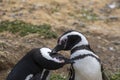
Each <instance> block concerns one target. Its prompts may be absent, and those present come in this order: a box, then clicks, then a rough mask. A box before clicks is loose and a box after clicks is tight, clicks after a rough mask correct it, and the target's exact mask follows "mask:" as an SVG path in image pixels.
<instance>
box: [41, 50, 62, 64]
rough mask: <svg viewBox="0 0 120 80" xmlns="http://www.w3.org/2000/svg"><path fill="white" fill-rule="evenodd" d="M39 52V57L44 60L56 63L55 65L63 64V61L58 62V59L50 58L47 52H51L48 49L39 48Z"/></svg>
mask: <svg viewBox="0 0 120 80" xmlns="http://www.w3.org/2000/svg"><path fill="white" fill-rule="evenodd" d="M40 52H41V55H42V56H43V57H44V58H46V59H47V60H52V61H54V62H57V63H63V61H60V60H59V59H56V58H52V57H51V56H50V55H49V53H48V52H51V50H50V49H49V48H41V49H40Z"/></svg>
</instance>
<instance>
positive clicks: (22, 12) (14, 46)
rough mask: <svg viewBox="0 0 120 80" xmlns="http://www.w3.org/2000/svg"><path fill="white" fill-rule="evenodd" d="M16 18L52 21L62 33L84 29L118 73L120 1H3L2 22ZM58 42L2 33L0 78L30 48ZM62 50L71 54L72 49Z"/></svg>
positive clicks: (109, 67)
mask: <svg viewBox="0 0 120 80" xmlns="http://www.w3.org/2000/svg"><path fill="white" fill-rule="evenodd" d="M1 1H2V0H1ZM113 4H115V5H116V6H114V5H113ZM111 5H112V6H113V7H111ZM16 19H17V20H23V21H25V22H27V23H32V24H36V25H40V24H43V23H47V24H50V25H52V30H54V31H55V32H57V33H58V35H59V36H60V35H61V34H62V33H63V32H65V31H67V30H70V29H74V30H77V31H80V32H81V33H83V34H84V35H85V36H86V37H87V38H88V41H89V43H90V45H91V47H92V48H93V50H94V51H95V52H96V54H97V55H99V56H100V59H101V61H102V63H103V64H104V68H105V69H106V70H107V71H109V72H112V73H114V72H117V71H119V70H120V1H119V0H113V1H112V0H17V1H16V0H3V1H2V2H0V21H4V20H10V21H12V20H16ZM0 27H1V26H0ZM56 41H57V39H44V38H42V37H39V36H38V35H37V34H31V35H27V36H25V37H19V36H17V35H15V34H11V33H9V32H3V33H0V79H1V80H5V77H6V76H7V74H8V73H9V71H10V70H11V68H12V67H13V66H14V65H15V64H16V62H17V61H18V60H19V59H20V58H21V57H23V56H24V55H25V54H26V52H28V51H29V50H30V49H32V48H36V47H43V46H46V47H50V48H53V47H54V46H55V44H56ZM62 53H63V54H64V55H65V56H69V53H68V52H62ZM65 71H66V67H64V68H63V69H60V70H59V71H57V72H60V73H65Z"/></svg>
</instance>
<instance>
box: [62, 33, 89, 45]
mask: <svg viewBox="0 0 120 80" xmlns="http://www.w3.org/2000/svg"><path fill="white" fill-rule="evenodd" d="M69 35H79V36H80V37H81V41H80V42H79V43H78V44H76V45H75V46H74V47H76V46H80V45H88V41H87V39H86V38H85V36H84V35H83V34H81V33H79V32H76V31H73V32H70V33H67V34H65V35H63V36H62V37H61V38H60V41H61V40H64V39H66V38H67V37H68V36H69Z"/></svg>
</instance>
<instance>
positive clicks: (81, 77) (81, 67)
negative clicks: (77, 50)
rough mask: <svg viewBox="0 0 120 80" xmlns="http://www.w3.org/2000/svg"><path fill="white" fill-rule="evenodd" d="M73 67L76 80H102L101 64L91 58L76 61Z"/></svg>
mask: <svg viewBox="0 0 120 80" xmlns="http://www.w3.org/2000/svg"><path fill="white" fill-rule="evenodd" d="M73 67H74V70H75V80H102V79H101V78H102V77H101V66H100V63H99V62H98V61H97V60H96V59H95V58H93V57H91V56H88V57H85V58H83V59H78V60H76V61H75V63H74V64H73Z"/></svg>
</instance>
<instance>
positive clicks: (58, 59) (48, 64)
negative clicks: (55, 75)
mask: <svg viewBox="0 0 120 80" xmlns="http://www.w3.org/2000/svg"><path fill="white" fill-rule="evenodd" d="M40 52H41V55H42V58H44V59H41V60H42V61H41V65H42V67H43V68H46V69H48V70H55V69H58V68H61V67H63V66H64V65H65V64H71V63H73V61H72V60H71V59H68V58H66V57H64V56H63V55H61V54H58V53H55V54H52V53H51V49H49V48H41V49H40Z"/></svg>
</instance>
